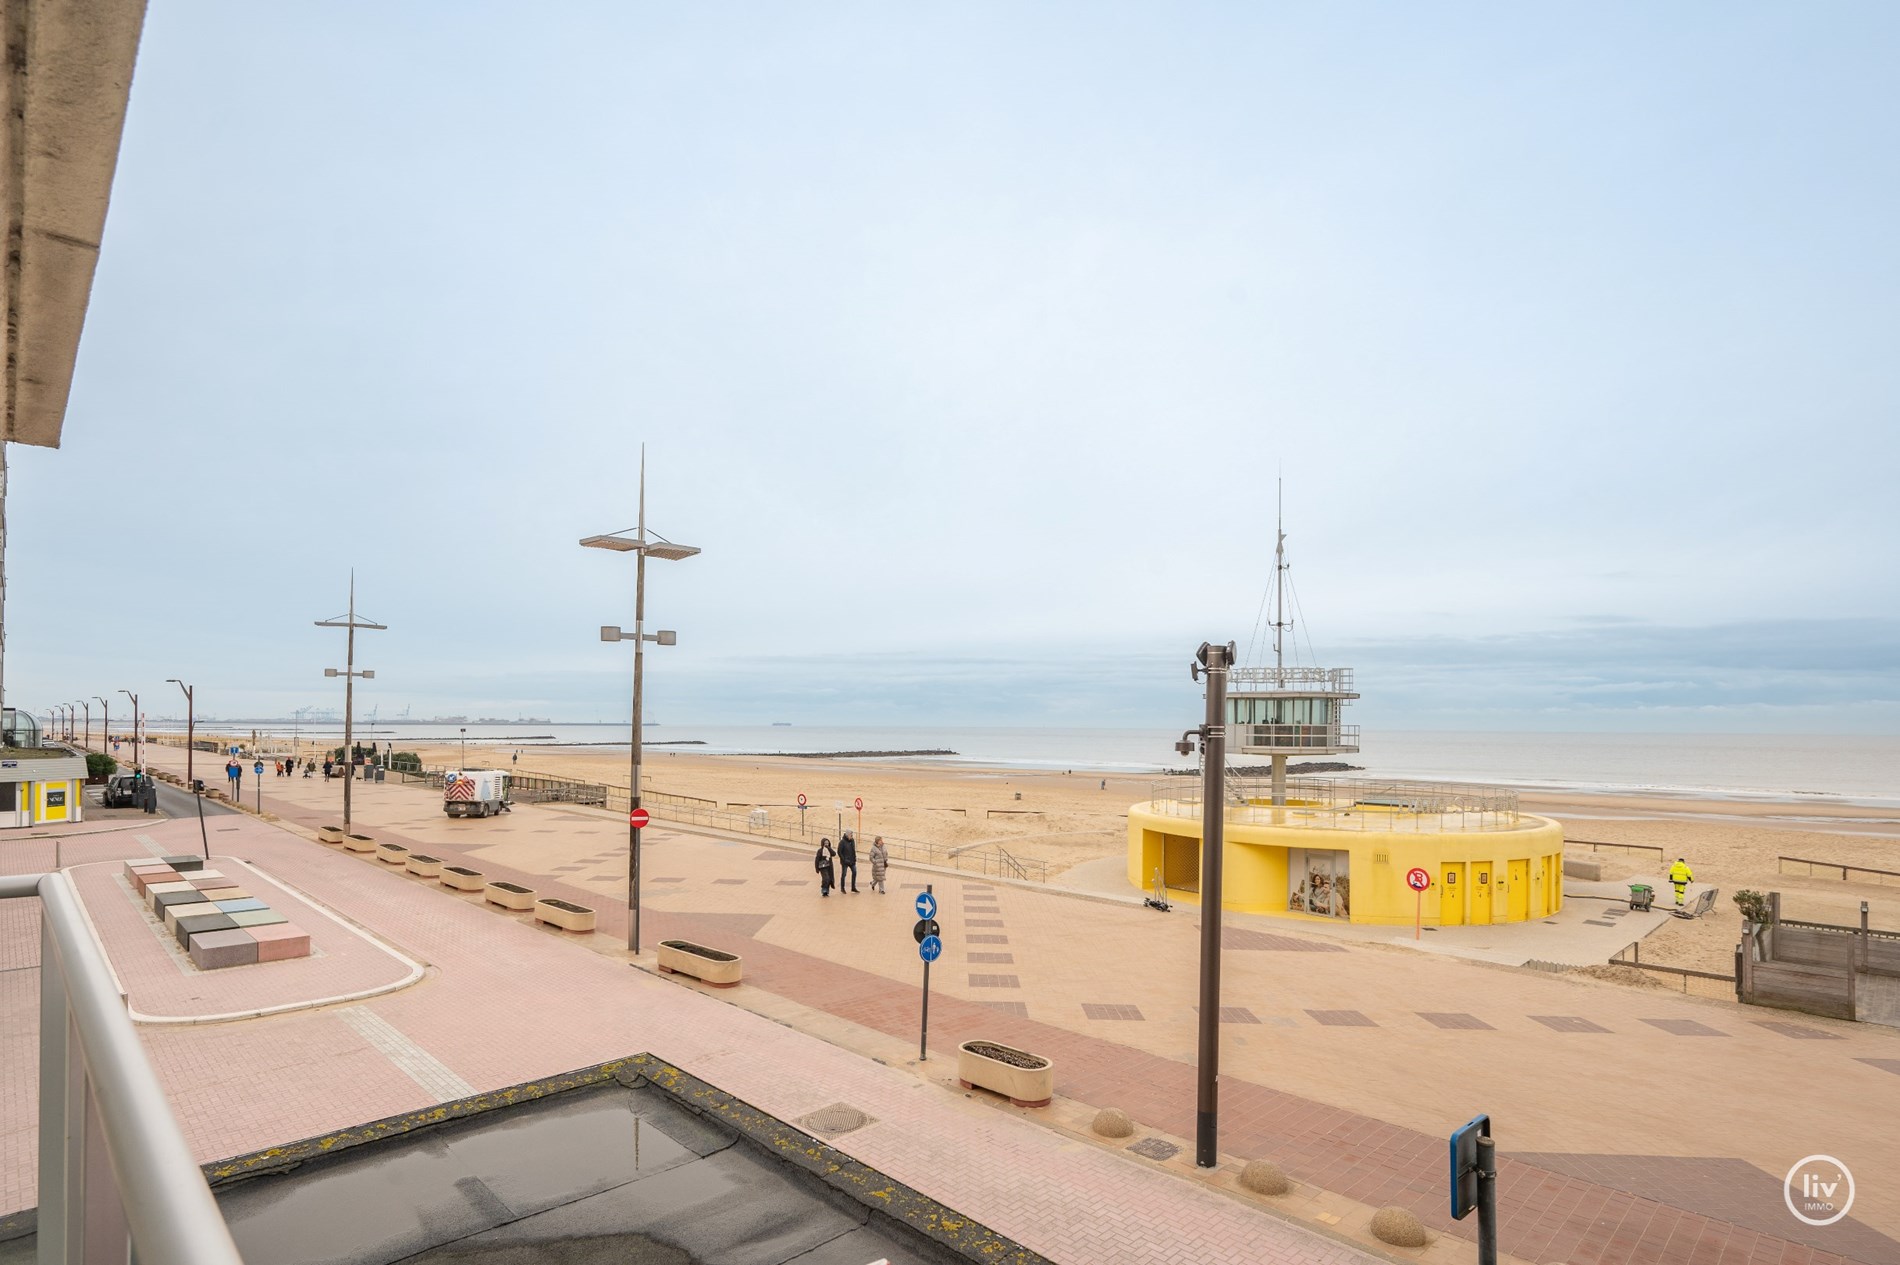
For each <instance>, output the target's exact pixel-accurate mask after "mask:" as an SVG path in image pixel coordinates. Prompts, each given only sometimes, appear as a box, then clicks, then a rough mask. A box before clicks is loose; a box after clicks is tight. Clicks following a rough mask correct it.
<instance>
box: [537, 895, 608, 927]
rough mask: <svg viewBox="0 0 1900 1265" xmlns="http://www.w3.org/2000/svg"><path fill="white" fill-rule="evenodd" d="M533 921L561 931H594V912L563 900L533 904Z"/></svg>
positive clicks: (539, 901)
mask: <svg viewBox="0 0 1900 1265" xmlns="http://www.w3.org/2000/svg"><path fill="white" fill-rule="evenodd" d="M534 920H535V921H536V922H545V923H549V924H551V925H553V926H556V927H559V928H560V929H561V930H563V931H592V930H593V929H594V911H593V910H591V909H589V908H587V906H585V905H572V904H569V903H568V902H567V901H564V900H537V901H536V902H534Z"/></svg>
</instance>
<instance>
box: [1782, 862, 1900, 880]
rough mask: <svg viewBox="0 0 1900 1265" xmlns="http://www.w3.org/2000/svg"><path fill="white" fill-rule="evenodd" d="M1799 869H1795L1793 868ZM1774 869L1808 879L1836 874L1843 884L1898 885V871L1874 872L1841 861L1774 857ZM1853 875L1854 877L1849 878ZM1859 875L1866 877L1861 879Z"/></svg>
mask: <svg viewBox="0 0 1900 1265" xmlns="http://www.w3.org/2000/svg"><path fill="white" fill-rule="evenodd" d="M1797 866H1798V867H1800V868H1798V869H1797V868H1795V867H1797ZM1775 867H1776V869H1777V870H1778V871H1779V872H1780V873H1782V874H1802V875H1805V876H1806V877H1808V878H1833V877H1835V874H1836V872H1838V874H1839V876H1840V880H1841V882H1843V883H1885V884H1894V885H1900V871H1896V870H1876V869H1873V868H1871V867H1869V866H1865V865H1848V864H1846V863H1845V862H1841V861H1815V860H1810V859H1809V858H1807V857H1776V858H1775ZM1849 874H1853V875H1855V876H1856V877H1854V878H1849V877H1848V875H1849ZM1860 875H1866V876H1867V877H1865V878H1861V877H1858V876H1860Z"/></svg>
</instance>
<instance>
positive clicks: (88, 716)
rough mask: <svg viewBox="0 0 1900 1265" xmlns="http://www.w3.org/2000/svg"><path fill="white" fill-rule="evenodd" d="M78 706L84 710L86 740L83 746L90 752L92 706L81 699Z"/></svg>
mask: <svg viewBox="0 0 1900 1265" xmlns="http://www.w3.org/2000/svg"><path fill="white" fill-rule="evenodd" d="M79 705H80V706H81V707H83V708H85V709H86V740H85V743H84V744H83V745H84V746H85V748H86V750H88V751H90V750H92V704H91V703H90V702H88V701H87V700H85V699H83V698H82V699H80V700H79Z"/></svg>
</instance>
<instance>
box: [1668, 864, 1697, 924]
mask: <svg viewBox="0 0 1900 1265" xmlns="http://www.w3.org/2000/svg"><path fill="white" fill-rule="evenodd" d="M1694 881H1695V873H1694V871H1692V870H1690V868H1689V863H1688V862H1687V861H1685V860H1683V859H1682V858H1681V857H1677V858H1676V863H1675V864H1674V865H1672V866H1670V867H1669V885H1670V886H1671V887H1673V888H1675V889H1676V912H1677V913H1681V912H1682V900H1683V897H1684V896H1686V895H1688V892H1689V884H1690V883H1692V882H1694Z"/></svg>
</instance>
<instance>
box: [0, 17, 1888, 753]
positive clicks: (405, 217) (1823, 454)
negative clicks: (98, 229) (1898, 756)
mask: <svg viewBox="0 0 1900 1265" xmlns="http://www.w3.org/2000/svg"><path fill="white" fill-rule="evenodd" d="M1895 64H1900V8H1896V7H1895V6H1892V5H1890V4H1879V3H1870V4H1852V3H1835V4H1828V5H1824V6H1787V5H1767V4H1749V3H1729V2H1724V3H1719V4H1718V3H1686V4H1679V5H1668V6H1659V5H1648V4H1604V5H1591V6H1570V7H1559V6H1523V5H1508V4H1502V3H1493V4H1472V5H1462V4H1451V3H1443V4H1433V5H1407V4H1397V3H1393V4H1364V3H1358V4H1355V3H1344V4H1335V5H1324V6H1313V5H1301V6H1294V5H1280V4H1265V5H1255V4H1239V3H1234V4H1205V3H1203V4H1195V3H1180V4H1167V5H1159V4H1153V5H1122V4H1113V3H1090V4H1053V3H1045V4H1015V3H1012V4H1000V3H998V4H981V3H971V4H957V5H884V4H870V3H863V4H852V3H837V4H828V3H816V2H814V3H807V4H800V5H751V6H739V5H720V6H713V5H688V6H682V5H662V4H657V3H626V2H619V3H600V4H584V3H578V2H575V3H558V4H541V5H529V4H524V3H516V4H503V3H486V4H482V3H453V4H450V3H423V2H421V0H414V2H411V3H401V4H389V3H386V2H377V3H347V2H335V0H325V2H323V3H314V2H312V3H273V4H269V5H259V4H254V3H239V2H232V3H211V2H193V0H155V2H154V3H153V4H152V6H151V9H150V11H149V15H148V19H147V25H146V30H145V36H144V41H143V45H142V47H141V51H140V55H139V63H138V69H137V74H136V78H135V81H134V84H133V90H132V98H131V108H130V113H129V117H128V121H127V125H126V130H125V138H124V144H123V148H122V151H121V155H120V163H119V169H118V175H117V180H116V183H115V186H114V193H113V201H112V208H111V213H110V216H109V219H108V223H107V228H106V236H105V243H104V249H103V252H102V257H101V263H100V267H99V272H98V277H97V280H96V283H95V287H94V291H93V298H92V305H91V310H90V313H89V316H88V320H87V326H86V331H85V336H84V340H83V343H82V346H81V351H80V357H79V364H78V370H77V375H76V379H75V385H74V390H73V394H72V400H71V405H70V408H69V411H68V415H67V421H66V428H65V441H64V445H63V447H62V448H61V449H59V450H57V451H50V450H39V449H28V448H20V447H15V448H14V449H13V450H12V451H11V454H10V461H11V462H12V479H11V483H10V492H11V503H10V504H9V506H8V527H9V529H10V536H9V539H8V553H7V559H6V564H7V571H8V595H7V596H8V604H7V609H6V618H7V677H6V682H7V685H8V701H9V702H10V703H13V704H15V705H20V706H25V707H29V708H33V709H36V710H38V709H41V708H43V707H44V706H45V705H46V704H48V703H51V702H55V701H63V700H72V699H79V698H82V697H86V696H90V695H93V694H105V695H107V696H109V697H113V698H114V699H120V697H121V696H119V695H117V694H116V691H117V690H119V689H131V690H135V691H139V692H140V693H141V694H142V696H143V697H144V699H145V704H146V709H147V711H148V712H150V713H151V714H154V715H157V714H161V712H163V710H164V709H165V708H166V707H167V706H171V707H172V709H173V710H174V711H176V710H178V708H177V704H179V703H182V698H180V699H178V700H176V701H175V702H173V701H172V700H166V701H165V702H159V701H158V700H159V699H161V698H162V697H163V696H164V695H166V694H167V692H170V693H173V694H175V693H176V687H175V686H171V685H167V684H166V683H165V682H166V680H167V678H170V677H178V678H181V679H184V680H187V681H191V682H193V683H194V685H195V686H196V688H197V691H198V700H199V708H200V710H201V712H202V713H204V714H208V715H221V716H258V715H273V714H274V715H287V714H289V712H290V711H291V710H292V709H294V708H298V707H306V706H314V707H331V708H334V707H338V706H340V704H341V699H340V695H341V689H340V686H339V685H338V684H337V683H336V682H334V681H327V680H326V679H325V678H324V677H323V675H322V670H323V668H325V667H340V666H342V661H343V646H342V634H341V633H338V632H335V631H333V630H327V629H319V628H316V627H314V626H313V625H314V621H316V620H320V619H326V618H330V617H332V616H336V615H338V614H340V613H341V612H342V611H343V610H344V609H345V607H346V606H347V604H348V586H349V584H350V577H351V573H352V569H354V575H355V584H356V593H357V605H358V609H359V611H360V612H362V613H363V614H365V615H366V616H368V617H369V618H372V619H374V620H377V621H378V622H381V623H384V624H387V625H388V630H387V631H382V632H368V633H364V634H362V636H361V642H360V653H359V662H360V663H361V664H362V665H363V666H366V667H370V668H373V669H375V670H376V672H377V676H376V679H375V680H374V681H370V682H365V683H364V685H363V687H362V688H361V690H360V691H359V694H358V698H359V701H360V702H361V704H362V705H363V706H364V707H369V706H378V707H380V708H381V709H382V713H383V715H384V716H385V717H387V716H389V715H392V714H397V713H400V712H401V711H402V710H403V709H404V708H410V709H412V711H413V714H414V715H416V716H418V717H420V716H429V715H436V714H446V713H464V714H468V715H471V716H472V715H477V714H486V715H516V714H525V715H536V716H552V717H554V718H555V719H571V720H577V721H579V720H593V719H600V720H613V719H616V718H624V716H625V714H626V708H627V694H628V684H629V676H630V665H629V664H628V659H629V658H630V657H631V651H630V647H628V646H627V645H625V644H621V645H603V644H601V643H600V642H599V640H598V633H597V629H598V626H599V625H602V624H621V625H629V626H630V625H631V624H632V622H633V611H632V605H633V601H632V588H633V574H632V573H633V564H632V562H631V560H630V558H629V557H627V556H625V555H617V554H610V553H604V552H600V551H596V550H583V549H581V548H579V547H578V546H577V541H578V540H579V538H580V537H582V536H585V535H590V534H594V533H597V532H607V531H614V530H618V529H621V528H625V527H629V526H631V525H632V524H633V523H634V522H635V519H636V515H637V509H636V505H637V478H638V474H637V472H638V468H639V462H640V453H641V446H642V445H643V444H644V445H645V451H646V459H647V463H648V521H649V524H650V526H652V527H653V528H655V529H657V530H658V531H660V532H662V533H664V534H665V535H667V536H668V537H670V538H672V539H675V540H679V541H684V542H686V543H689V544H693V545H696V546H698V547H699V548H700V549H701V550H702V551H703V552H702V553H701V554H700V555H699V556H697V557H694V558H691V559H689V560H686V561H683V562H658V561H656V562H653V563H651V564H649V576H648V583H647V598H648V612H649V616H650V619H649V627H665V628H674V629H677V630H678V632H679V644H678V645H677V646H675V647H666V648H659V647H656V648H653V649H652V650H651V651H650V652H649V658H648V660H647V671H646V677H645V679H646V688H647V714H648V716H649V717H650V718H657V719H661V720H664V721H666V722H667V723H686V722H701V723H748V722H756V723H763V722H766V721H772V720H791V721H794V722H800V723H864V724H932V723H941V724H999V725H1000V724H1025V725H1044V724H1052V725H1053V724H1059V725H1093V724H1100V725H1159V726H1169V725H1173V724H1175V723H1176V722H1181V723H1192V722H1193V721H1195V720H1196V719H1198V712H1199V704H1198V702H1197V698H1198V694H1197V691H1196V687H1195V686H1194V685H1193V683H1192V682H1191V681H1190V680H1189V677H1188V672H1187V667H1186V665H1187V663H1188V661H1189V660H1190V659H1191V657H1192V654H1193V651H1194V649H1195V648H1196V647H1197V646H1198V645H1199V644H1200V643H1201V642H1203V641H1224V640H1230V639H1231V640H1234V641H1236V642H1237V643H1238V644H1239V645H1240V647H1241V649H1242V651H1243V659H1244V660H1245V661H1252V662H1260V661H1262V658H1263V656H1265V655H1266V654H1267V653H1268V652H1267V651H1265V650H1264V644H1265V641H1266V638H1265V637H1263V636H1262V635H1261V633H1260V629H1259V625H1260V621H1261V618H1262V616H1261V599H1262V595H1263V593H1264V592H1265V590H1266V589H1267V587H1268V586H1269V585H1270V583H1271V580H1272V575H1273V544H1274V534H1273V532H1274V527H1273V524H1274V514H1275V497H1276V480H1283V481H1284V489H1285V490H1284V500H1285V511H1284V512H1285V519H1286V528H1287V532H1288V549H1289V561H1290V564H1291V570H1290V572H1289V573H1288V574H1289V576H1290V577H1291V579H1292V581H1293V585H1294V590H1295V593H1296V594H1297V599H1298V605H1297V610H1296V614H1297V621H1298V622H1297V624H1296V627H1295V629H1294V635H1293V651H1292V653H1290V655H1289V658H1290V660H1292V661H1298V662H1306V663H1313V662H1318V663H1321V664H1324V665H1327V666H1338V665H1345V666H1352V667H1355V668H1356V669H1357V672H1358V683H1359V688H1360V691H1361V693H1362V694H1363V695H1364V696H1365V697H1364V699H1363V701H1362V702H1361V703H1360V704H1358V705H1357V715H1356V716H1355V717H1354V719H1357V720H1359V721H1360V722H1361V723H1363V724H1365V725H1368V726H1376V725H1386V726H1390V727H1399V728H1441V727H1442V728H1466V729H1558V730H1563V729H1585V730H1611V731H1621V730H1658V731H1700V730H1717V731H1735V732H1773V731H1776V730H1793V731H1802V732H1869V733H1896V732H1900V649H1896V647H1897V646H1900V585H1896V584H1895V583H1894V577H1895V566H1894V563H1893V559H1894V557H1895V556H1896V553H1897V552H1900V513H1896V510H1895V502H1894V497H1893V492H1892V483H1893V479H1894V473H1895V471H1896V469H1900V425H1897V424H1896V422H1897V421H1900V419H1897V418H1896V412H1897V411H1900V409H1897V406H1900V357H1896V355H1895V354H1894V337H1895V331H1896V329H1900V234H1896V233H1895V232H1894V231H1893V225H1894V224H1896V223H1900V91H1897V90H1896V89H1895V87H1894V82H1893V76H1892V67H1893V66H1894V65H1895ZM1250 647H1251V651H1250ZM95 706H96V705H95Z"/></svg>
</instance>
